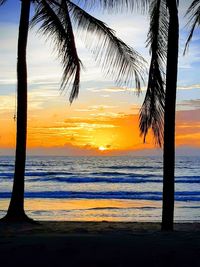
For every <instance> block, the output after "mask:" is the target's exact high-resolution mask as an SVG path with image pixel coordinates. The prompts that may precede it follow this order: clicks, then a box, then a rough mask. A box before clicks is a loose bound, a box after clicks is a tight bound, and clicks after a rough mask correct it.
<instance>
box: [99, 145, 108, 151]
mask: <svg viewBox="0 0 200 267" xmlns="http://www.w3.org/2000/svg"><path fill="white" fill-rule="evenodd" d="M99 150H100V151H105V150H107V148H106V147H104V146H100V147H99Z"/></svg>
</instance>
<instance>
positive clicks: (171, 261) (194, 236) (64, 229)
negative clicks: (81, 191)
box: [0, 222, 200, 267]
mask: <svg viewBox="0 0 200 267" xmlns="http://www.w3.org/2000/svg"><path fill="white" fill-rule="evenodd" d="M0 266H69V267H71V266H80V267H96V266H99V267H100V266H102V267H104V266H105V267H106V266H115V267H119V266H121V267H125V266H156V267H157V266H159V267H160V266H167V267H172V266H176V267H179V266H180V267H183V266H185V267H186V266H187V267H193V266H195V267H198V266H200V224H198V223H185V224H183V223H180V224H175V231H174V232H173V233H170V232H161V231H160V224H159V223H124V222H123V223H117V222H39V224H37V225H32V224H14V225H13V224H6V223H0Z"/></svg>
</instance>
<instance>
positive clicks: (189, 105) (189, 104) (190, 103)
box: [177, 99, 200, 110]
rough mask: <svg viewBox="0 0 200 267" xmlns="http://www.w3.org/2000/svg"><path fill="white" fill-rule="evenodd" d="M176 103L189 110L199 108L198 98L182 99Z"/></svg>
mask: <svg viewBox="0 0 200 267" xmlns="http://www.w3.org/2000/svg"><path fill="white" fill-rule="evenodd" d="M177 105H178V106H179V107H181V108H182V109H184V108H186V109H190V110H195V109H200V99H190V100H184V101H182V102H181V103H178V104H177Z"/></svg>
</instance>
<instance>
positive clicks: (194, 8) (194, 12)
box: [183, 0, 200, 54]
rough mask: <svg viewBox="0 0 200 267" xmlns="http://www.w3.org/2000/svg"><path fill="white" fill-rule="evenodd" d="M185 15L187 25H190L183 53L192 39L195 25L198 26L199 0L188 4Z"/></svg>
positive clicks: (199, 18) (199, 22) (199, 20)
mask: <svg viewBox="0 0 200 267" xmlns="http://www.w3.org/2000/svg"><path fill="white" fill-rule="evenodd" d="M186 15H187V16H189V22H188V25H191V26H190V32H189V36H188V38H187V41H186V44H185V49H184V52H183V53H184V54H185V53H186V51H187V49H188V47H189V43H190V41H191V40H192V37H193V34H194V31H195V29H196V27H198V26H200V1H199V0H194V1H193V2H192V4H191V5H190V6H189V8H188V10H187V12H186Z"/></svg>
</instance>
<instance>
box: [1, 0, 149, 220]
mask: <svg viewBox="0 0 200 267" xmlns="http://www.w3.org/2000/svg"><path fill="white" fill-rule="evenodd" d="M5 2H6V0H0V5H3V4H4V3H5ZM111 2H112V1H111ZM119 2H123V1H122V0H121V1H119ZM124 2H126V1H124ZM113 3H114V1H113ZM31 4H33V6H34V7H35V14H34V16H33V18H32V25H35V24H37V23H39V27H40V30H41V31H42V32H43V33H44V34H45V35H47V37H49V38H53V40H54V43H55V48H56V50H57V51H58V55H59V57H60V59H61V63H62V65H63V76H62V81H61V89H62V90H65V89H66V88H67V87H70V88H71V93H70V98H69V100H70V102H72V101H73V100H74V99H75V98H76V97H77V96H78V92H79V83H80V71H81V61H80V59H79V57H78V54H77V50H76V45H75V39H74V33H73V28H72V22H74V24H75V25H76V26H77V27H78V28H80V29H81V33H83V32H85V33H86V34H87V33H91V36H92V41H91V43H90V45H89V47H90V49H91V51H92V53H93V54H94V55H95V56H96V60H98V62H99V63H100V64H101V66H102V69H103V70H104V71H105V72H106V74H108V75H111V76H113V78H114V79H115V80H116V82H118V83H119V84H125V85H128V84H130V83H131V82H132V80H133V78H135V84H136V87H138V88H140V81H141V80H143V70H144V69H143V64H144V60H143V59H142V57H140V56H139V54H138V53H137V52H135V51H134V50H133V49H132V48H130V47H129V46H127V45H126V44H125V43H124V42H123V41H121V40H120V39H118V38H117V37H116V36H115V33H114V31H113V30H111V29H110V28H109V27H107V25H106V24H105V23H103V22H102V21H100V20H98V19H96V18H94V17H93V16H91V15H89V14H88V13H87V12H86V11H84V10H83V9H82V8H81V7H79V6H78V5H76V4H75V3H73V2H72V1H67V0H21V15H20V24H19V36H18V60H17V140H16V158H15V173H14V183H13V190H12V196H11V201H10V205H9V208H8V212H7V215H6V216H5V217H4V220H9V221H26V220H29V218H28V217H27V215H26V214H25V211H24V173H25V161H26V136H27V64H26V47H27V39H28V30H29V22H30V7H31Z"/></svg>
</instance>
